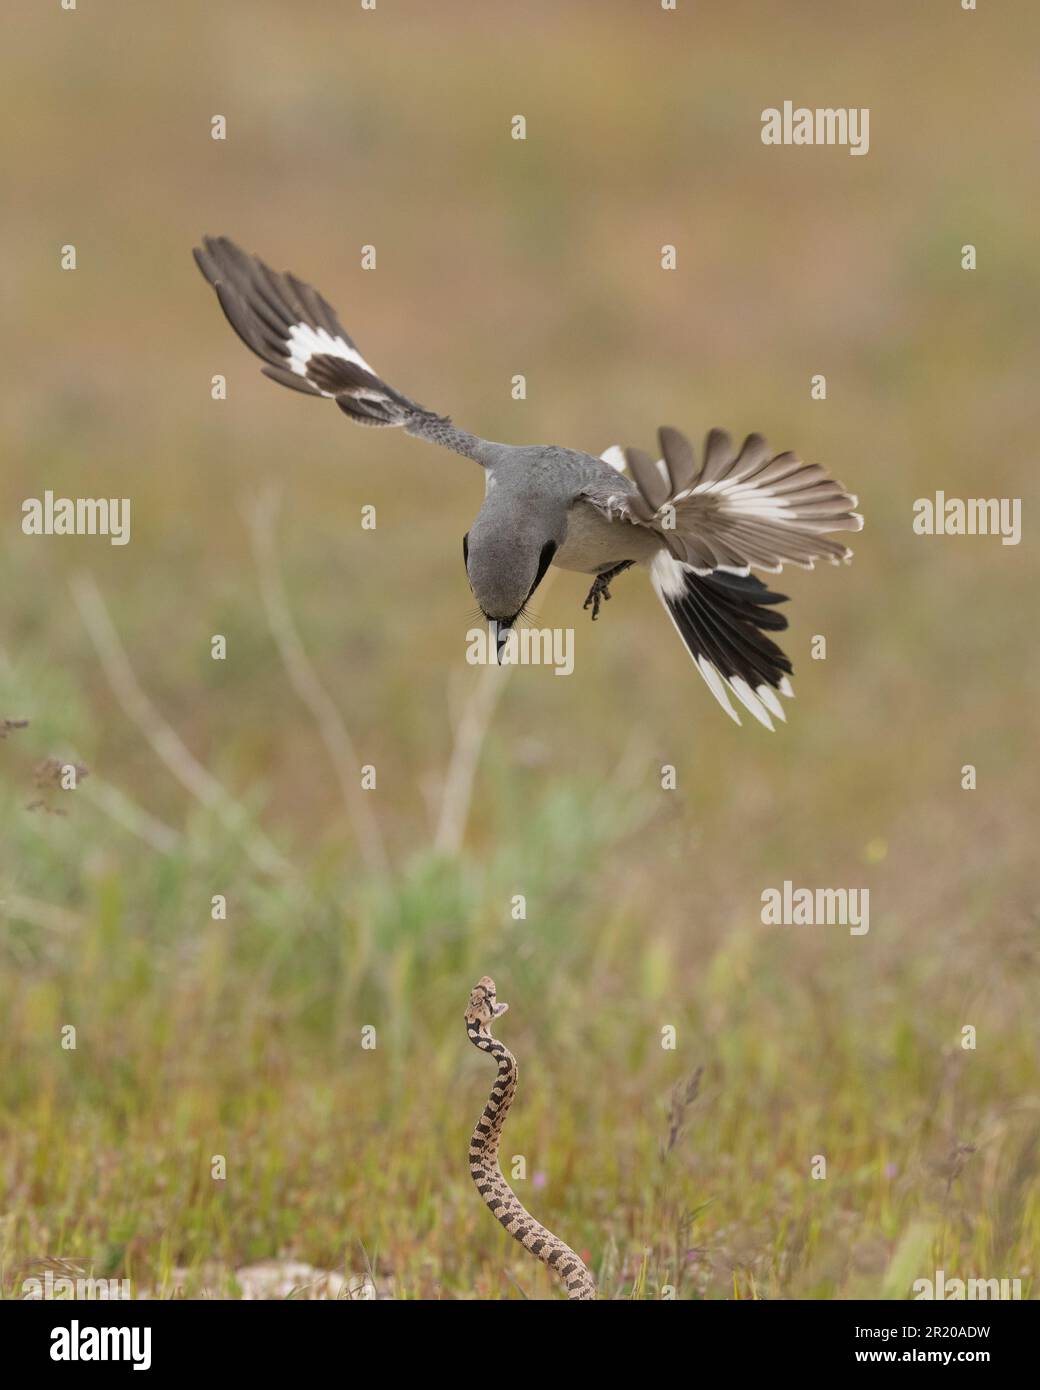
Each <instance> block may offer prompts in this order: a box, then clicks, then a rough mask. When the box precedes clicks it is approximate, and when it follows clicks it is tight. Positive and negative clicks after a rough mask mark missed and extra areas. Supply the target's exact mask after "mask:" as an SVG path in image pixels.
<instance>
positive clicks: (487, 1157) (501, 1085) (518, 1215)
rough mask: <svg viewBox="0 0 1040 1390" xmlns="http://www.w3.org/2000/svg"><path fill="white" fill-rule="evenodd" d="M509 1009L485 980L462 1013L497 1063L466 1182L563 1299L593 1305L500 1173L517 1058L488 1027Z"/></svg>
mask: <svg viewBox="0 0 1040 1390" xmlns="http://www.w3.org/2000/svg"><path fill="white" fill-rule="evenodd" d="M508 1007H509V1005H508V1004H500V1003H498V1001H497V994H496V991H495V982H494V980H492V979H490V978H489V977H488V976H487V975H485V976H484V977H483V978H482V979H481V980H479V981H478V983H477V984H476V986H475V987H474V989H473V991H472V993H471V994H470V997H469V1008H468V1009H467V1010H466V1032H467V1034H468V1036H469V1040H470V1042H471V1043H472V1044H473V1046H474V1047H479V1048H480V1050H481V1052H487V1053H490V1055H491V1056H492V1057H494V1059H495V1061H496V1062H497V1063H498V1076H497V1077H496V1078H495V1081H494V1084H493V1085H492V1087H491V1094H490V1095H489V1096H488V1100H487V1104H486V1105H485V1106H484V1113H483V1114H482V1115H481V1117H480V1119H479V1120H478V1121H477V1126H476V1129H474V1131H473V1137H472V1138H471V1139H470V1141H469V1171H470V1177H472V1179H473V1181H474V1182H475V1183H476V1186H477V1191H478V1192H479V1193H480V1195H481V1197H483V1199H484V1201H485V1202H486V1203H487V1205H488V1206H489V1207H490V1208H491V1211H492V1213H493V1214H494V1216H495V1217H497V1219H498V1220H499V1221H500V1222H501V1223H502V1225H503V1226H504V1227H505V1228H506V1230H507V1231H508V1232H509V1234H510V1235H511V1236H512V1237H513V1239H514V1240H518V1241H519V1242H520V1244H521V1245H522V1246H523V1247H524V1249H525V1250H529V1251H530V1252H531V1254H532V1255H534V1256H535V1257H536V1258H537V1259H539V1260H541V1261H542V1263H543V1264H547V1265H548V1266H549V1268H550V1269H551V1270H552V1271H553V1273H554V1274H555V1275H556V1276H557V1278H558V1279H559V1280H560V1282H561V1283H562V1285H563V1287H564V1288H565V1289H566V1290H567V1297H568V1298H573V1299H594V1298H595V1297H596V1281H595V1279H593V1277H592V1275H591V1274H590V1273H589V1270H588V1269H587V1268H586V1266H585V1264H584V1263H583V1261H582V1260H581V1258H580V1257H579V1256H578V1255H577V1254H575V1252H574V1251H573V1250H572V1249H571V1248H570V1246H569V1245H565V1244H564V1242H563V1241H562V1240H560V1238H559V1237H558V1236H554V1235H553V1233H552V1231H547V1230H546V1229H545V1227H544V1226H543V1225H542V1224H541V1223H540V1222H538V1221H536V1220H535V1219H534V1217H533V1216H532V1215H531V1213H530V1212H529V1211H527V1209H526V1208H525V1207H524V1205H523V1203H522V1202H521V1201H520V1199H519V1198H518V1197H517V1195H516V1193H515V1192H513V1190H512V1188H510V1186H509V1184H508V1183H507V1182H506V1180H505V1178H504V1177H503V1176H502V1170H501V1168H500V1167H499V1163H498V1149H499V1144H500V1142H501V1139H502V1126H503V1125H504V1124H505V1120H506V1116H507V1115H508V1114H509V1107H510V1106H511V1105H512V1103H513V1097H514V1096H515V1095H516V1078H517V1066H516V1058H515V1057H514V1056H513V1054H512V1053H511V1052H510V1051H509V1049H508V1048H507V1047H505V1046H504V1045H503V1044H502V1043H500V1042H499V1041H498V1039H497V1038H494V1037H492V1035H491V1024H492V1022H493V1021H494V1020H495V1019H496V1018H499V1017H500V1016H501V1015H502V1014H504V1013H505V1011H506V1009H507V1008H508Z"/></svg>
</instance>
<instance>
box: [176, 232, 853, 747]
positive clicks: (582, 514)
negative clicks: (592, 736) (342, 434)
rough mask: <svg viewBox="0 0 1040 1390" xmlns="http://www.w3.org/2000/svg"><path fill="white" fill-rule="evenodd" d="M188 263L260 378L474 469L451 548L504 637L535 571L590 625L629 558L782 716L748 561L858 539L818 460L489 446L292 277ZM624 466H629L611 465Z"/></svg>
mask: <svg viewBox="0 0 1040 1390" xmlns="http://www.w3.org/2000/svg"><path fill="white" fill-rule="evenodd" d="M195 260H196V262H197V263H198V266H199V269H200V270H201V271H202V273H203V275H204V276H205V277H206V279H207V280H208V281H209V283H210V284H211V285H212V286H213V288H214V289H215V290H216V292H217V297H218V299H219V300H220V304H221V307H222V308H223V310H224V313H225V314H226V315H227V318H228V321H229V322H230V323H231V326H232V327H233V328H234V329H235V331H236V332H237V333H238V335H239V337H240V338H241V339H242V341H243V342H244V343H245V344H246V345H247V346H248V347H250V348H252V350H253V351H254V352H255V353H256V355H257V356H258V357H260V358H262V359H263V361H264V362H265V363H266V364H267V365H266V366H264V367H263V368H262V370H263V372H264V374H265V375H266V376H269V377H271V379H272V380H274V381H278V382H281V384H282V385H283V386H289V387H291V388H292V389H293V390H294V391H302V392H303V393H304V394H305V395H309V396H327V397H328V398H329V399H330V400H334V401H335V402H336V404H337V405H338V406H339V408H340V410H342V411H343V413H344V414H345V415H348V416H349V417H350V419H351V420H354V421H356V422H357V423H358V424H360V425H373V426H394V425H397V426H400V427H401V428H403V429H404V430H405V432H406V433H407V434H414V435H417V436H418V437H419V438H421V439H427V440H429V441H430V443H432V444H440V445H441V446H442V447H444V448H446V449H451V450H453V451H454V452H455V453H457V454H461V455H463V457H464V458H469V459H472V460H473V461H474V462H475V463H478V464H480V466H481V467H482V468H483V469H484V477H485V483H486V491H485V497H484V505H483V506H482V507H481V509H480V511H479V512H478V513H477V517H476V520H475V521H474V522H473V525H472V526H471V527H470V529H469V532H468V534H467V535H466V536H464V537H463V557H464V560H465V564H466V573H467V575H468V577H469V583H470V587H471V588H472V590H473V594H474V596H475V597H476V599H477V602H478V603H479V604H480V608H481V611H482V613H483V614H484V616H485V618H487V619H488V621H489V622H490V623H492V624H495V625H497V636H498V640H499V642H500V643H501V642H502V641H503V640H504V639H505V637H506V636H507V634H508V631H509V629H510V628H511V627H512V626H513V624H514V623H515V622H516V621H517V619H518V618H520V617H521V615H522V614H523V612H524V608H525V605H526V604H527V602H528V600H529V599H530V598H531V595H532V594H533V593H534V591H535V590H536V589H537V587H538V585H539V584H540V583H541V581H542V579H543V577H544V575H545V572H546V570H547V569H548V567H549V565H550V564H552V565H557V566H558V567H559V568H561V569H566V570H577V571H580V572H581V573H582V574H591V575H594V576H595V578H594V580H593V584H592V588H591V589H590V590H589V594H588V597H587V598H586V600H585V607H586V608H589V607H591V608H592V617H593V619H595V618H596V617H597V616H598V615H599V609H600V604H601V602H602V601H603V600H604V599H609V598H610V588H609V586H610V583H611V581H612V580H613V579H614V578H616V577H617V576H618V575H619V574H621V573H623V572H624V571H625V570H627V569H630V568H631V567H632V566H633V565H638V566H640V567H641V568H642V569H645V570H646V571H647V573H648V574H649V577H650V582H651V584H652V585H653V587H654V590H655V591H656V593H657V595H658V597H659V598H660V600H661V602H662V604H663V605H664V607H665V610H666V612H667V613H668V616H669V618H670V619H671V621H672V623H673V624H674V626H675V629H676V631H677V632H678V633H679V636H680V637H681V638H682V640H683V642H684V643H685V645H686V648H687V650H688V651H689V653H690V656H691V657H692V658H693V661H694V663H695V665H696V666H697V669H698V671H699V672H700V673H701V675H702V676H703V677H704V680H705V681H706V682H707V684H708V687H709V688H710V690H711V692H712V694H713V695H714V696H715V698H716V699H717V700H718V702H719V704H720V705H721V706H722V707H723V709H724V710H725V711H726V713H727V714H728V715H729V716H730V718H731V719H733V720H735V721H736V722H737V723H738V724H739V723H740V718H739V716H738V714H737V712H736V711H735V710H734V708H733V705H732V704H731V703H730V699H729V696H730V695H731V694H732V695H734V696H735V697H736V699H737V700H738V701H739V703H740V704H742V705H743V706H744V707H745V708H746V709H748V710H749V711H750V712H751V714H752V715H754V717H755V718H756V719H757V720H758V721H759V722H760V723H761V724H764V725H765V726H766V728H768V729H772V727H773V725H772V722H771V720H770V714H772V715H775V716H777V717H778V718H780V719H783V718H784V712H783V708H782V706H781V704H780V701H779V699H778V698H777V693H778V692H779V693H780V694H782V695H785V696H790V695H791V694H792V693H793V692H792V690H791V684H790V681H789V680H788V676H789V675H790V673H791V663H790V662H789V661H788V659H787V657H786V656H785V655H784V653H783V652H782V651H781V650H780V648H779V647H778V646H777V645H776V644H775V643H774V642H773V641H772V640H771V639H770V638H769V637H767V636H766V633H767V632H769V631H780V630H782V629H783V628H785V627H786V626H787V619H786V618H785V617H784V616H783V615H782V614H780V613H777V612H775V611H774V607H775V605H776V604H778V603H783V602H784V601H785V595H783V594H776V593H772V592H771V591H770V590H769V589H768V588H766V586H765V585H764V584H763V583H762V582H761V581H760V580H758V579H756V578H755V577H754V576H753V575H752V574H751V573H750V571H751V567H752V566H754V567H755V568H756V569H760V570H766V571H768V572H770V573H779V571H780V570H781V569H782V568H783V566H784V564H786V563H790V564H794V565H800V566H801V567H802V568H803V569H812V568H813V566H814V564H815V562H816V560H818V559H821V558H826V559H827V560H829V561H831V562H832V563H833V564H838V563H839V562H840V561H842V560H848V559H849V558H850V556H851V553H852V552H851V551H850V550H849V549H848V547H847V546H844V545H842V544H840V543H839V542H837V541H834V540H830V539H828V538H827V536H826V535H825V533H826V532H829V531H858V530H860V528H861V527H862V525H863V518H862V517H861V516H859V515H858V514H857V513H856V512H855V511H854V510H853V508H854V507H855V506H856V498H855V497H852V496H850V495H849V494H848V493H847V492H846V491H845V489H844V488H843V487H842V485H841V484H840V483H837V482H835V481H834V480H833V479H831V478H829V477H828V476H827V474H826V472H825V471H824V469H823V468H821V467H820V466H819V465H818V464H807V463H803V462H802V461H801V460H800V459H799V458H797V457H796V456H795V455H794V454H790V453H785V454H777V455H773V454H772V453H771V452H770V449H769V446H768V444H767V443H766V441H765V440H764V439H763V438H762V437H761V435H757V434H751V435H748V437H747V439H745V441H744V443H743V445H742V446H741V448H740V449H739V451H738V450H736V449H735V448H734V447H733V444H732V442H731V440H730V437H729V435H728V434H726V433H725V432H724V431H722V430H711V431H710V432H709V434H708V436H707V439H706V441H705V446H704V456H703V459H702V461H701V463H700V466H699V467H698V464H697V460H696V458H695V456H694V451H693V449H692V447H691V446H690V444H689V442H688V441H687V440H686V439H685V438H684V436H683V435H681V434H680V433H679V431H678V430H675V429H672V428H670V427H668V426H664V427H663V428H661V429H660V430H659V431H658V439H659V441H660V452H661V457H660V458H659V459H658V460H656V461H655V460H654V459H653V458H652V457H651V456H650V455H649V454H646V453H643V452H642V451H641V450H639V449H626V450H624V451H622V450H621V449H620V448H618V447H617V446H616V445H615V446H612V447H611V448H610V449H608V450H607V451H606V452H605V453H604V454H603V455H602V456H601V457H599V458H596V457H595V456H594V455H592V454H585V453H580V452H578V451H576V450H574V449H564V448H561V447H560V446H559V445H556V444H522V445H513V444H494V443H492V442H491V441H490V440H487V439H480V438H478V437H477V436H476V435H473V434H469V433H467V432H466V431H465V430H461V429H459V428H458V427H457V426H456V425H454V424H452V422H451V420H450V419H449V418H448V417H447V416H445V415H437V414H435V413H434V412H433V411H430V410H426V409H424V407H423V406H421V405H417V404H416V403H415V402H414V401H412V400H409V399H408V397H407V396H403V395H402V394H401V393H400V392H399V391H396V390H394V388H393V387H392V386H388V385H387V384H386V382H385V381H383V380H382V378H381V377H380V376H379V375H378V373H376V372H375V371H374V370H373V368H372V367H371V366H370V365H369V364H368V362H366V361H365V359H364V357H362V355H361V353H360V352H359V351H358V349H357V347H356V346H355V345H354V343H353V341H352V339H351V338H350V337H349V336H348V334H347V332H346V331H345V329H344V328H343V325H342V324H341V323H340V321H339V319H338V318H337V316H336V313H335V311H334V310H333V309H332V308H331V307H330V305H329V304H328V303H327V302H326V301H325V300H324V299H323V298H322V296H321V295H320V294H318V293H317V291H316V290H314V289H312V288H311V287H310V286H309V285H305V284H303V283H302V282H301V281H300V280H297V279H296V277H295V276H293V275H289V274H284V275H280V274H278V273H276V272H275V271H273V270H271V269H270V268H269V267H268V266H266V265H265V264H264V263H263V261H261V260H259V259H258V258H256V257H255V256H249V255H247V254H246V253H245V252H244V251H243V250H242V249H241V248H240V247H238V246H236V245H235V243H234V242H232V241H229V240H228V238H227V237H204V238H203V244H202V246H201V247H196V248H195ZM626 463H627V467H628V473H627V475H626V473H624V472H622V469H623V468H624V467H625V464H626Z"/></svg>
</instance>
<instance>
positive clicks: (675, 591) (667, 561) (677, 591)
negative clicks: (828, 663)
mask: <svg viewBox="0 0 1040 1390" xmlns="http://www.w3.org/2000/svg"><path fill="white" fill-rule="evenodd" d="M687 570H690V571H692V572H693V573H695V574H696V573H699V571H697V570H695V569H694V568H693V566H692V565H684V564H682V562H681V561H679V560H676V559H675V557H674V556H673V555H669V554H667V553H666V552H665V551H659V552H658V553H657V554H656V555H655V556H654V558H653V560H651V562H650V582H651V584H653V586H654V591H655V592H656V594H657V596H658V598H659V599H660V600H661V602H662V604H663V606H664V610H665V612H666V613H667V614H668V618H669V621H670V622H671V624H672V626H673V627H674V628H675V630H676V632H677V633H678V634H679V637H680V638H681V639H682V643H683V646H684V647H685V646H686V639H685V638H684V637H683V635H682V631H681V629H680V627H679V624H678V623H677V622H676V621H675V618H674V617H673V616H672V610H671V607H670V604H671V603H672V602H674V601H675V600H676V599H678V598H680V597H681V595H682V593H683V591H684V589H685V587H686V581H685V578H684V575H685V573H686V571H687ZM687 650H689V648H687ZM690 656H691V657H692V659H693V664H694V665H695V666H696V668H697V670H698V671H699V672H700V674H701V676H702V677H703V678H704V683H705V685H706V686H707V687H708V689H709V690H710V691H711V693H712V694H713V695H714V696H715V698H716V700H718V702H719V704H720V705H721V706H722V708H723V709H724V710H725V711H726V713H727V714H728V715H729V717H730V718H731V719H732V720H733V722H734V724H739V723H740V715H739V714H737V712H736V710H735V709H734V708H733V706H732V705H731V704H730V701H729V696H730V694H732V695H735V696H736V697H737V699H738V700H739V701H740V703H741V704H742V705H743V706H744V708H745V709H746V710H747V711H748V713H749V714H751V715H753V716H754V718H755V719H757V720H758V722H759V723H760V724H762V725H763V726H764V727H765V728H767V729H768V730H769V731H770V733H772V732H773V721H772V720H771V719H770V718H769V716H770V714H773V715H775V716H776V718H777V719H780V720H781V721H783V722H784V723H786V722H787V716H786V715H785V714H784V710H783V706H782V705H781V703H780V701H779V700H778V699H777V698H776V694H775V692H774V691H773V690H772V689H771V688H770V686H768V685H767V684H766V683H765V682H764V681H763V682H762V684H761V685H759V686H757V687H756V688H755V689H754V690H752V688H751V686H750V685H749V684H748V683H747V681H746V680H744V679H743V677H741V676H724V675H723V674H722V672H721V671H720V670H719V668H718V667H717V666H715V665H714V664H713V663H712V662H711V661H710V660H709V659H708V657H707V656H705V655H704V654H703V653H700V654H696V655H695V654H694V653H693V652H690ZM779 688H780V693H781V694H782V695H786V696H787V697H788V698H789V699H790V698H793V696H794V691H793V690H792V689H791V682H790V681H789V680H788V679H787V677H786V676H784V677H783V679H782V680H781V681H780V687H779Z"/></svg>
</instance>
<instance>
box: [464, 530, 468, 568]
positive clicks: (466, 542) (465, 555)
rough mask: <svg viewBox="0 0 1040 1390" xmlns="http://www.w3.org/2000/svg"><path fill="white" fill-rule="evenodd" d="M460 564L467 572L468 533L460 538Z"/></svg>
mask: <svg viewBox="0 0 1040 1390" xmlns="http://www.w3.org/2000/svg"><path fill="white" fill-rule="evenodd" d="M462 563H463V564H464V565H465V566H466V569H467V571H468V570H469V532H468V531H467V532H466V534H465V535H464V536H463V537H462Z"/></svg>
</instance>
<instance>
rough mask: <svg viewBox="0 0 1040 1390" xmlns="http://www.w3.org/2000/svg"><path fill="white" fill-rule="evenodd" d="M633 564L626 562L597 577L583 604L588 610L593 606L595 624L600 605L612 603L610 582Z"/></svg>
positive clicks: (629, 561) (630, 561)
mask: <svg viewBox="0 0 1040 1390" xmlns="http://www.w3.org/2000/svg"><path fill="white" fill-rule="evenodd" d="M632 564H633V561H632V560H625V561H623V562H622V563H621V564H620V565H615V566H614V568H613V569H609V570H604V571H603V573H602V574H597V575H596V578H595V579H594V580H593V581H592V588H591V589H590V590H589V593H588V597H587V598H586V600H585V602H584V603H583V604H582V607H583V608H588V607H589V606H590V605H591V607H592V621H593V622H595V621H596V619H597V618H598V617H599V606H600V604H601V603H606V602H609V601H610V581H611V580H612V579H616V578H617V576H618V575H619V574H622V573H623V572H624V571H625V570H627V569H628V568H629V567H630V566H631V565H632Z"/></svg>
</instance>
